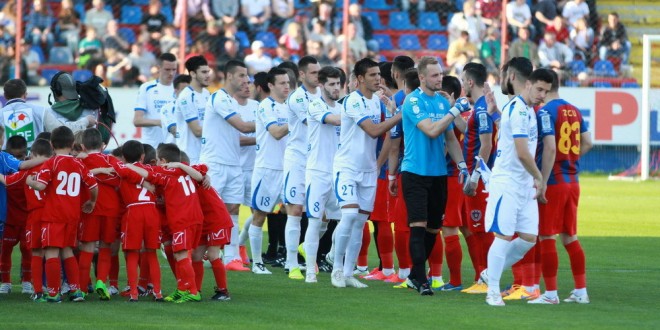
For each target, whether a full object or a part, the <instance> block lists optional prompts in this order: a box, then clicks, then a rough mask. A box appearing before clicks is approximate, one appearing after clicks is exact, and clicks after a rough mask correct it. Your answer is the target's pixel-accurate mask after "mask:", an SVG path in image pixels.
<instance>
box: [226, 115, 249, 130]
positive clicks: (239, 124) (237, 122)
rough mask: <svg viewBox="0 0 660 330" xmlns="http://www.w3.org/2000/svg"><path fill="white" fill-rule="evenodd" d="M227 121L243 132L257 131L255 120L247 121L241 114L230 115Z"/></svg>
mask: <svg viewBox="0 0 660 330" xmlns="http://www.w3.org/2000/svg"><path fill="white" fill-rule="evenodd" d="M227 122H228V123H229V124H230V125H231V126H234V128H235V129H237V130H238V131H239V132H241V133H252V132H254V131H255V125H254V122H245V121H243V119H242V118H241V116H240V115H234V116H231V117H229V118H228V119H227Z"/></svg>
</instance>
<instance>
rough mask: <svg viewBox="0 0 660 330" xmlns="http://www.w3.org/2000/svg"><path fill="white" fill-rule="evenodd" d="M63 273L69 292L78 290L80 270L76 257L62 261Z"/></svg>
mask: <svg viewBox="0 0 660 330" xmlns="http://www.w3.org/2000/svg"><path fill="white" fill-rule="evenodd" d="M64 271H66V279H67V281H68V282H69V287H70V288H71V291H76V290H80V269H79V267H78V260H76V257H70V258H66V259H64Z"/></svg>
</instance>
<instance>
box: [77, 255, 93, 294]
mask: <svg viewBox="0 0 660 330" xmlns="http://www.w3.org/2000/svg"><path fill="white" fill-rule="evenodd" d="M92 259H94V253H92V252H86V251H80V254H79V256H78V269H79V271H80V283H81V284H82V285H84V286H85V287H87V284H89V281H90V277H89V271H90V269H91V268H92Z"/></svg>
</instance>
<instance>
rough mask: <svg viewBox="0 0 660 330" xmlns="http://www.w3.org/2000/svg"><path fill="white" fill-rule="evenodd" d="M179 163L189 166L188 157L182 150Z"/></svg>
mask: <svg viewBox="0 0 660 330" xmlns="http://www.w3.org/2000/svg"><path fill="white" fill-rule="evenodd" d="M181 162H182V163H186V164H190V157H188V154H187V153H186V152H185V151H183V150H181Z"/></svg>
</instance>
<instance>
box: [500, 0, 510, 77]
mask: <svg viewBox="0 0 660 330" xmlns="http://www.w3.org/2000/svg"><path fill="white" fill-rule="evenodd" d="M508 2H509V1H508V0H503V1H502V13H500V17H502V18H501V21H502V23H501V24H502V25H501V26H500V30H501V31H502V34H501V37H500V44H501V47H500V62H501V63H500V64H504V62H505V61H504V59H505V58H507V56H506V53H507V50H508V49H509V44H508V43H507V39H508V37H509V29H508V27H507V20H506V5H507V3H508ZM498 69H499V68H498Z"/></svg>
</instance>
